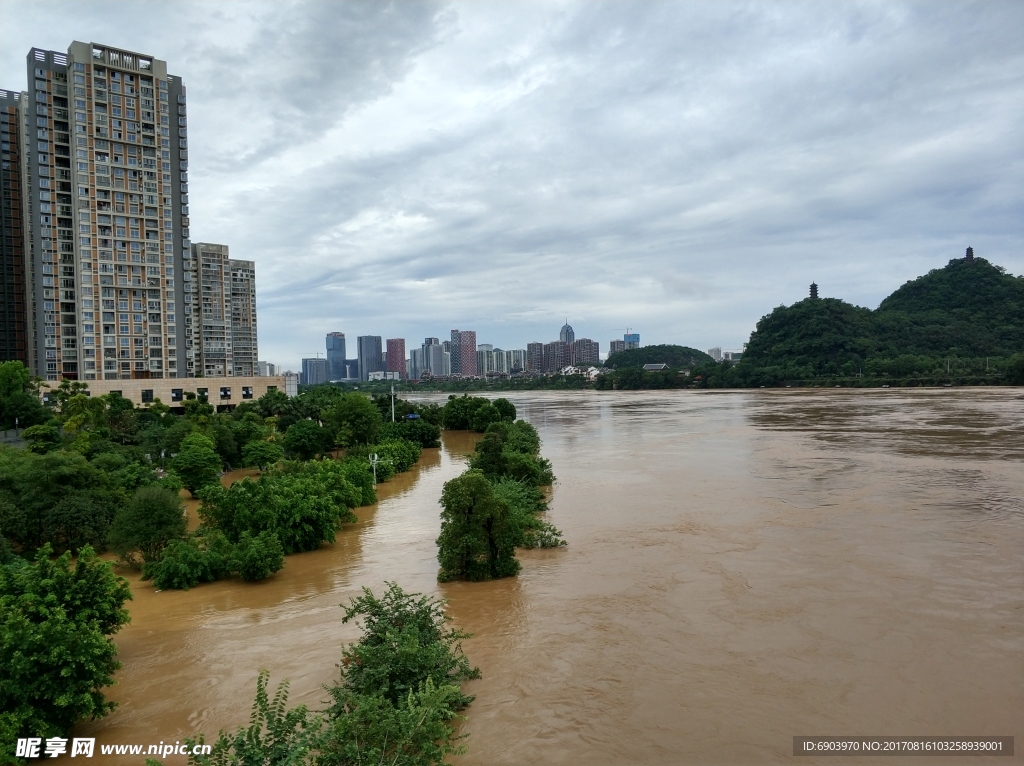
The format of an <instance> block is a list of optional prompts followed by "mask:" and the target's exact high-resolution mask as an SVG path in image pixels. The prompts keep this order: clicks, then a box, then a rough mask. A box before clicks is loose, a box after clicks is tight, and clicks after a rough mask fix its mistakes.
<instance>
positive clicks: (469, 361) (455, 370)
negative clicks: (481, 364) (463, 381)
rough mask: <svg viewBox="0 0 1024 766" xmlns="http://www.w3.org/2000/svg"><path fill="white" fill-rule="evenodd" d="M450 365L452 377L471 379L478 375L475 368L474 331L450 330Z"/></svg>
mask: <svg viewBox="0 0 1024 766" xmlns="http://www.w3.org/2000/svg"><path fill="white" fill-rule="evenodd" d="M451 365H452V375H461V376H462V377H464V378H471V377H475V376H476V375H477V374H478V372H477V368H476V330H452V342H451Z"/></svg>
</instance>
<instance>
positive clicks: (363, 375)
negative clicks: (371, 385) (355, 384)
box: [356, 335, 384, 381]
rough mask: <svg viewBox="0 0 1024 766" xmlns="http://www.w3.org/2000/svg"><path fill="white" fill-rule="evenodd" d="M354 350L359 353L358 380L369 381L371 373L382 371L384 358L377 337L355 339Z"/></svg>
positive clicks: (363, 336)
mask: <svg viewBox="0 0 1024 766" xmlns="http://www.w3.org/2000/svg"><path fill="white" fill-rule="evenodd" d="M356 349H357V350H358V353H359V379H360V380H362V381H366V380H369V379H370V373H371V372H382V371H383V370H384V356H383V349H382V348H381V337H380V336H379V335H360V336H359V337H357V338H356Z"/></svg>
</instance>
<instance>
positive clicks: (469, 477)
mask: <svg viewBox="0 0 1024 766" xmlns="http://www.w3.org/2000/svg"><path fill="white" fill-rule="evenodd" d="M441 507H442V511H441V534H440V535H439V536H438V538H437V549H438V550H437V560H438V561H439V562H440V564H441V572H440V574H439V575H438V579H439V580H441V581H442V582H445V581H447V580H457V579H465V580H472V581H480V580H491V579H494V578H497V577H511V576H513V575H515V574H518V572H519V562H518V561H516V558H515V545H516V539H517V532H516V528H515V526H514V524H513V523H512V522H511V518H510V514H509V507H508V504H507V503H506V502H505V501H504V500H502V499H501V498H499V497H497V496H496V495H495V494H494V487H493V486H492V485H491V482H490V481H488V480H487V477H486V476H484V474H483V472H481V471H479V470H470V471H466V473H464V474H462V475H461V476H459V477H457V478H454V479H452V480H451V481H448V482H446V483H445V485H444V490H443V491H442V493H441Z"/></svg>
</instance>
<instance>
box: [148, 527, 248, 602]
mask: <svg viewBox="0 0 1024 766" xmlns="http://www.w3.org/2000/svg"><path fill="white" fill-rule="evenodd" d="M232 555H233V550H232V546H231V543H230V542H228V540H227V539H226V538H225V537H224V535H223V534H221V533H219V532H216V531H214V532H210V533H208V534H207V535H205V536H202V537H200V536H198V535H197V536H193V537H190V538H188V539H185V540H172V541H171V542H170V543H168V544H167V547H166V548H164V550H163V555H162V556H161V557H160V560H159V561H148V562H146V563H145V564H144V565H143V567H142V579H143V580H150V579H151V580H152V581H153V585H154V586H156V587H157V588H159V589H160V590H170V589H175V590H188V589H189V588H191V587H192V586H193V585H198V584H199V583H201V582H214V581H216V580H223V579H224V578H226V577H229V576H230V575H231V559H232Z"/></svg>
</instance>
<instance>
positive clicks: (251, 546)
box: [231, 532, 284, 582]
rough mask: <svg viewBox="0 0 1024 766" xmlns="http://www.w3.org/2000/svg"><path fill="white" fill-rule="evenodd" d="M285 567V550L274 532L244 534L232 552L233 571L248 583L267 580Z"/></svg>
mask: <svg viewBox="0 0 1024 766" xmlns="http://www.w3.org/2000/svg"><path fill="white" fill-rule="evenodd" d="M283 566H284V549H283V548H282V547H281V541H280V540H278V539H277V535H276V534H274V533H273V532H260V533H259V534H258V535H256V536H255V537H253V536H252V535H250V534H249V533H248V532H243V533H242V534H241V536H240V537H239V538H238V543H237V544H236V545H235V548H234V551H233V552H232V567H231V568H232V569H234V570H236V571H237V572H238V575H239V577H241V578H242V579H243V580H245V581H246V582H255V581H257V580H265V579H266V578H268V577H270V575H272V574H274V572H276V571H278V570H279V569H280V568H281V567H283Z"/></svg>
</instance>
